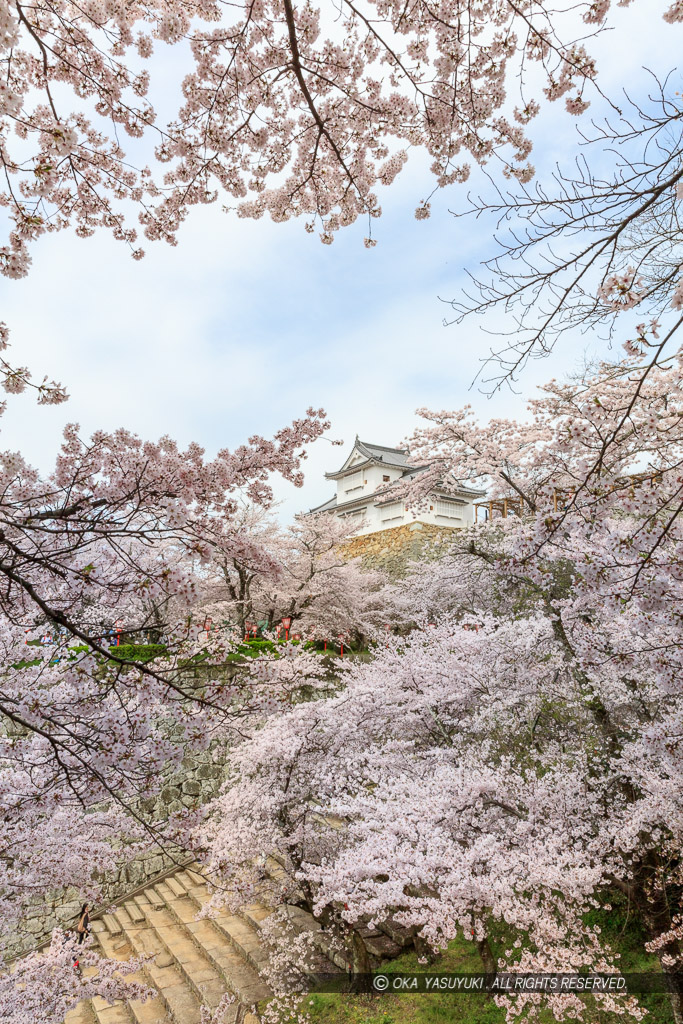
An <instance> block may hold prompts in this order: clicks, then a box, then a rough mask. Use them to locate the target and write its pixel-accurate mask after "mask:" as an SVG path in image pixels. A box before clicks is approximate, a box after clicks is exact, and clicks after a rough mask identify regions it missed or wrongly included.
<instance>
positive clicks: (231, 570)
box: [205, 509, 399, 644]
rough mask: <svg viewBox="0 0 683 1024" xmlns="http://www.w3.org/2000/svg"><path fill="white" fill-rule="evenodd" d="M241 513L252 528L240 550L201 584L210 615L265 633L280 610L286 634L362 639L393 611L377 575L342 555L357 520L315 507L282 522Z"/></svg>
mask: <svg viewBox="0 0 683 1024" xmlns="http://www.w3.org/2000/svg"><path fill="white" fill-rule="evenodd" d="M244 520H245V525H247V523H249V527H250V529H251V530H253V531H254V533H253V534H250V532H249V530H245V531H244V533H243V540H242V544H243V550H242V553H241V554H240V553H235V554H233V556H232V557H231V558H230V560H229V561H227V560H225V559H223V560H221V559H216V558H214V559H213V560H212V562H211V569H210V574H209V578H208V580H207V584H206V586H205V591H206V594H207V602H208V603H207V604H206V612H207V614H209V615H210V616H211V617H212V619H213V618H219V617H220V616H221V615H223V616H226V615H227V616H228V617H229V619H230V621H237V623H238V624H239V627H240V630H241V631H244V628H245V623H246V622H253V623H256V622H260V623H262V624H263V628H265V629H266V630H267V631H269V632H272V631H273V630H274V629H275V628H276V626H277V625H278V624H279V623H280V621H281V620H282V618H283V617H285V616H286V617H288V618H290V619H291V621H292V625H291V630H290V632H291V633H294V632H298V633H301V634H302V635H305V636H306V637H307V638H312V639H336V638H337V636H339V635H345V636H349V637H353V638H354V639H355V640H356V641H357V642H359V643H361V644H364V643H365V642H366V641H367V639H368V637H370V636H371V635H373V634H374V633H376V631H377V629H378V628H379V629H382V628H383V627H384V623H385V622H386V621H388V620H392V621H393V620H394V618H395V617H396V616H397V614H399V609H398V607H397V605H396V602H395V599H394V596H393V593H392V590H391V588H390V587H389V586H388V583H387V580H386V579H385V578H384V577H383V575H382V574H381V573H379V572H377V571H374V570H373V571H369V570H364V569H363V567H362V565H361V563H360V559H359V558H353V559H351V558H349V555H348V552H347V551H346V545H348V542H349V541H350V540H351V538H352V537H353V536H354V534H355V532H356V530H357V529H358V524H357V523H355V524H354V523H350V522H349V521H348V520H346V521H345V520H343V519H338V518H336V517H335V516H330V515H327V514H326V513H318V514H316V515H300V516H297V517H296V520H295V522H294V523H293V524H291V525H290V526H288V527H286V528H284V529H283V528H280V527H278V526H277V525H276V523H275V522H274V521H273V519H272V517H270V518H269V519H264V517H263V516H262V515H259V513H258V512H256V513H255V512H254V510H252V509H249V510H246V512H245V517H244ZM250 539H252V540H253V542H254V550H250V548H249V544H250ZM256 541H258V546H257V545H256ZM264 552H265V553H267V556H268V558H267V559H264V557H263V555H264Z"/></svg>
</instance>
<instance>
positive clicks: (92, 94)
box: [0, 0, 681, 277]
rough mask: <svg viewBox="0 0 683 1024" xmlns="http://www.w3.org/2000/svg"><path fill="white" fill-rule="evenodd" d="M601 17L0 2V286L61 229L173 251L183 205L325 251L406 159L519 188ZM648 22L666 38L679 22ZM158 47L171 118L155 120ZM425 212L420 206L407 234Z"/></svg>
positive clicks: (590, 70) (465, 9) (575, 7)
mask: <svg viewBox="0 0 683 1024" xmlns="http://www.w3.org/2000/svg"><path fill="white" fill-rule="evenodd" d="M622 6H623V4H622ZM610 7H611V3H610V0H554V2H551V0H533V2H525V3H523V4H518V3H516V2H512V0H483V2H481V3H478V4H474V5H473V4H472V3H471V2H469V0H440V2H439V3H438V4H437V5H436V6H434V5H431V4H425V3H417V4H414V5H412V6H411V5H408V6H406V5H405V4H399V5H391V4H389V5H387V4H384V3H379V2H372V3H370V2H368V3H358V2H356V0H344V2H343V3H342V5H341V6H340V7H338V8H337V7H335V6H334V5H331V6H329V7H324V6H322V5H320V6H318V5H315V4H313V3H310V2H307V3H302V4H299V5H295V4H294V3H293V2H292V0H268V2H264V3H258V4H255V3H252V2H248V3H244V4H238V5H228V4H227V3H224V2H221V0H151V2H149V0H148V2H145V3H142V2H137V0H136V2H131V3H125V4H116V3H113V2H111V0H87V2H85V3H75V2H73V0H33V2H32V3H30V4H29V3H27V2H25V0H9V2H8V3H5V4H4V5H3V8H2V12H1V14H0V18H1V20H0V60H1V61H2V67H3V73H2V76H0V119H1V121H0V124H1V126H2V127H1V129H0V139H1V145H0V160H1V161H2V166H3V170H4V175H3V177H4V183H3V190H2V192H1V193H0V201H1V202H2V205H3V206H4V207H5V209H6V210H7V213H8V216H9V219H10V231H9V233H8V238H7V242H6V244H5V245H4V246H3V247H2V249H0V267H1V269H2V272H3V273H4V274H6V275H8V276H10V277H20V276H22V275H23V274H25V273H26V271H27V268H28V264H29V260H30V255H29V247H30V245H31V243H32V242H34V241H35V240H36V239H37V238H39V237H40V236H41V235H43V234H44V233H45V232H49V231H58V230H61V229H63V228H65V227H68V226H70V225H72V226H73V227H75V229H76V231H77V233H78V234H79V235H80V236H83V237H86V236H88V235H91V234H93V232H94V231H96V230H98V229H102V228H104V229H106V230H109V231H111V232H112V234H113V235H114V237H115V238H117V239H119V240H121V241H123V242H124V243H125V244H127V245H128V246H129V247H130V248H131V251H132V253H133V256H135V257H136V258H138V257H140V256H141V255H142V249H141V248H140V247H139V245H138V232H139V230H140V229H141V230H142V232H143V234H144V235H145V237H146V238H147V239H149V240H155V239H164V240H166V241H168V242H170V243H172V244H173V243H174V242H175V240H176V236H177V232H178V229H179V227H180V225H181V224H182V222H183V220H184V219H185V217H186V216H187V212H188V210H189V209H190V208H191V207H192V206H194V205H197V204H206V203H212V202H215V201H217V200H219V199H223V200H224V201H226V200H227V202H228V203H230V204H232V205H235V206H236V207H237V211H238V214H239V215H240V216H243V217H261V216H262V215H263V214H266V213H267V214H269V215H270V216H271V217H272V218H273V219H274V220H276V221H283V220H287V219H288V218H290V217H292V216H298V215H303V216H304V217H306V218H307V220H306V226H307V228H308V230H311V231H313V230H315V229H316V227H317V228H318V229H319V231H320V237H321V238H322V240H323V241H324V242H330V241H331V240H332V237H333V235H334V232H335V231H336V230H337V229H339V228H340V227H342V226H344V225H347V224H351V223H353V222H354V221H355V220H356V219H357V218H358V217H359V216H364V217H368V220H369V222H371V220H372V218H374V217H377V216H379V214H380V212H381V208H380V205H379V199H378V196H377V193H376V189H377V187H378V186H380V185H388V184H390V183H391V182H392V181H393V180H394V179H395V178H396V175H397V174H398V173H399V172H400V170H401V168H402V167H403V165H404V164H405V161H406V158H407V151H408V149H409V148H411V147H421V148H423V149H424V150H426V152H427V153H428V155H429V157H430V159H431V161H432V165H431V166H432V172H433V174H434V181H435V187H443V186H445V185H448V184H451V183H453V182H462V181H465V180H466V179H467V177H468V175H469V170H470V163H475V164H485V163H487V162H489V161H491V160H493V159H495V160H496V161H498V162H499V166H500V167H501V169H502V171H503V173H504V174H505V175H507V176H508V177H512V178H513V179H517V180H519V181H528V180H529V178H530V177H531V176H532V175H533V168H532V167H531V166H530V164H529V162H528V158H529V154H530V150H531V142H530V138H529V134H528V129H527V126H528V124H529V122H530V121H531V120H532V119H533V118H534V116H535V115H536V114H537V112H538V110H539V108H540V102H539V101H541V100H546V101H557V100H559V99H564V102H565V105H566V108H567V109H568V110H569V112H570V113H572V114H580V113H581V112H582V111H583V110H585V108H586V107H587V106H588V103H589V99H590V96H591V95H592V94H593V93H594V92H595V87H594V79H595V76H596V67H595V62H594V60H593V58H592V57H591V55H590V52H589V47H590V39H591V36H592V35H593V34H595V33H597V32H600V31H601V30H602V29H604V28H605V27H606V25H607V19H608V15H609V11H610ZM664 16H665V18H666V19H667V20H668V21H669V22H670V23H672V24H673V23H676V22H678V21H680V20H681V12H680V4H679V3H673V4H671V5H670V7H669V8H668V10H666V12H665V15H664ZM167 46H174V47H176V51H175V55H174V69H175V68H177V72H176V76H175V81H176V82H177V84H178V86H179V89H180V91H181V93H182V99H181V103H180V107H179V109H178V110H177V111H172V110H171V111H168V112H166V111H164V113H163V114H162V115H160V114H159V113H158V112H157V110H156V109H155V106H154V105H153V104H156V106H157V107H158V106H159V105H160V104H161V105H162V107H163V106H165V99H166V97H165V96H156V92H157V91H158V87H157V89H155V84H156V79H157V77H160V76H161V73H162V72H161V71H160V70H159V68H160V64H161V63H162V62H163V51H164V50H165V48H166V47H167ZM160 51H161V52H160ZM181 69H182V70H181ZM538 71H540V75H539V74H538ZM528 77H530V78H531V79H532V80H534V81H535V83H536V84H535V85H534V86H533V87H531V86H529V85H528V84H527V78H528ZM510 83H515V89H516V91H517V92H518V95H517V96H516V97H515V98H516V104H515V100H514V99H513V101H512V102H510V97H509V96H508V86H509V84H510ZM518 83H521V88H520V87H519V84H518ZM165 91H166V93H168V89H166V90H165ZM532 93H533V95H532ZM126 136H127V137H128V140H129V142H128V145H127V148H124V140H125V137H126ZM152 151H153V153H152ZM152 156H153V160H152ZM148 163H152V164H153V166H154V168H155V170H152V169H151V168H150V166H148ZM158 165H161V168H159V170H160V171H161V172H162V173H158V172H157V171H156V169H157V168H158ZM131 206H133V207H137V209H138V219H139V222H140V225H139V227H135V226H134V224H133V223H131V221H130V216H129V211H130V208H131ZM429 209H430V208H429V198H428V197H427V198H425V199H423V201H422V202H421V203H420V205H419V206H418V208H417V211H416V213H417V216H418V217H426V216H428V215H429ZM366 241H367V244H373V241H372V237H371V231H370V230H369V232H368V239H367V240H366Z"/></svg>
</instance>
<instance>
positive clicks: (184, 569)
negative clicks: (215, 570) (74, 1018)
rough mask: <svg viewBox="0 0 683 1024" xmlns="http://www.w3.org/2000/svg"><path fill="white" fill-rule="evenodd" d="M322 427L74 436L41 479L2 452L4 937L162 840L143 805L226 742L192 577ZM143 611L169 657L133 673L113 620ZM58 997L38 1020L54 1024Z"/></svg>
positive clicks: (231, 715)
mask: <svg viewBox="0 0 683 1024" xmlns="http://www.w3.org/2000/svg"><path fill="white" fill-rule="evenodd" d="M327 426H328V424H327V423H326V421H325V420H324V417H323V414H322V412H321V411H316V410H309V414H308V415H307V416H306V417H305V418H303V419H301V420H298V421H295V422H294V423H293V424H292V426H290V427H288V428H285V429H283V430H281V431H279V432H278V433H277V434H276V435H275V438H274V439H273V440H272V441H267V440H265V439H263V438H259V437H252V438H251V440H250V442H249V444H247V445H244V446H242V447H240V448H237V449H236V450H235V451H234V452H229V451H221V452H219V454H218V456H217V457H216V458H215V459H213V460H206V459H205V458H204V453H203V451H202V449H200V448H199V447H198V446H196V445H192V446H190V448H189V449H188V450H187V451H181V450H179V449H178V447H177V445H176V444H175V443H174V442H172V441H171V440H170V439H169V438H162V439H161V440H160V441H159V442H157V443H155V444H153V443H150V442H142V441H140V440H139V439H138V438H137V437H135V436H134V435H132V434H130V433H128V432H126V431H123V430H121V431H117V432H116V433H114V434H106V433H104V432H100V433H98V434H96V435H95V436H94V437H93V438H92V439H91V441H84V440H83V439H82V438H81V437H80V436H79V433H78V429H77V427H75V426H70V427H68V428H67V430H66V431H65V436H64V443H63V445H62V449H61V452H60V454H59V456H58V458H57V464H56V467H55V470H54V472H53V473H52V474H51V475H50V476H49V477H47V478H45V479H43V478H41V477H40V476H39V474H38V473H36V472H35V471H34V470H33V469H31V467H30V466H28V465H27V464H26V463H25V461H24V460H23V459H22V458H21V456H20V455H18V454H12V453H7V452H5V453H3V454H2V455H0V476H1V478H2V492H1V498H0V577H1V578H2V587H1V588H0V590H1V596H0V626H1V628H0V644H1V648H2V663H3V671H2V676H1V678H0V802H1V803H2V808H3V832H2V839H1V840H0V919H1V920H2V936H3V943H4V942H7V941H9V940H10V939H11V938H12V935H13V933H14V932H15V931H16V929H17V928H19V929H20V928H21V921H22V915H23V912H24V907H25V905H26V903H27V902H29V901H30V900H31V899H33V898H35V897H36V895H39V894H40V893H47V892H48V891H50V890H51V889H54V888H58V887H61V886H69V885H76V886H78V888H79V889H80V891H81V892H83V893H84V895H86V894H87V895H88V896H94V895H96V893H97V885H96V883H95V876H96V875H97V874H98V873H101V872H103V871H106V870H107V869H109V868H112V867H114V866H116V864H117V863H118V858H119V857H120V855H121V852H120V851H121V844H122V843H124V844H127V850H126V853H127V855H130V854H131V852H132V853H134V852H135V850H136V847H144V846H147V847H149V845H150V844H156V845H161V846H163V847H168V844H169V843H172V841H173V839H174V838H175V834H174V831H173V827H172V826H169V828H168V829H167V830H164V828H163V827H161V826H159V823H158V822H155V821H154V820H152V819H151V818H150V816H149V815H145V813H143V811H142V809H141V808H142V805H141V802H140V800H141V798H144V797H145V796H151V795H154V793H155V792H156V790H157V788H158V780H159V775H160V773H161V772H162V771H163V770H164V769H168V768H169V767H172V766H174V765H175V766H178V765H179V763H180V762H181V760H182V758H183V757H184V755H185V753H186V752H187V750H188V749H191V750H194V751H199V750H202V749H205V748H206V746H207V744H208V743H210V742H211V741H212V739H213V738H214V737H216V736H220V737H221V738H222V739H223V740H227V739H228V738H229V735H230V732H231V730H232V729H233V728H234V727H235V726H237V725H238V724H239V719H240V717H241V716H242V715H244V714H245V709H246V707H247V706H248V704H249V699H250V691H249V690H248V688H247V687H245V686H243V685H242V686H240V687H239V688H235V687H230V686H229V685H226V684H225V681H224V680H215V681H213V680H211V679H208V678H207V679H206V680H205V681H203V682H202V684H201V686H198V685H196V684H195V683H194V682H193V677H192V675H191V673H188V672H187V671H185V670H184V667H186V666H187V665H188V663H189V664H190V665H191V664H192V659H193V658H195V657H197V656H200V657H201V659H202V662H203V663H208V664H211V663H213V662H216V663H218V664H221V663H222V662H223V661H224V659H225V654H226V652H227V651H229V650H230V644H231V638H230V636H229V635H223V636H219V637H212V638H211V640H210V641H209V640H207V639H206V637H205V636H204V634H203V633H202V632H201V631H200V630H199V629H198V628H197V625H196V624H195V623H193V621H192V615H191V610H192V606H193V604H194V603H195V602H196V597H197V589H196V583H195V579H194V577H193V574H192V572H191V571H189V568H188V567H189V566H191V564H192V560H193V559H197V558H199V559H204V560H209V559H210V558H211V557H212V556H213V554H214V553H215V552H220V554H221V557H226V556H227V555H229V554H230V552H231V551H233V550H234V536H235V531H234V528H233V525H234V524H233V523H232V518H233V516H234V515H235V513H236V510H237V508H238V507H239V503H240V501H241V500H243V496H244V495H245V494H246V495H247V496H248V498H249V500H251V501H252V502H254V503H257V504H261V505H263V506H267V505H268V504H269V503H270V502H271V500H272V492H271V489H270V485H269V482H268V478H269V475H270V474H271V473H273V472H278V473H280V474H281V475H282V476H284V477H285V478H287V479H288V480H290V481H292V482H294V483H295V484H301V480H302V476H301V460H302V458H303V457H304V455H305V446H306V445H307V444H308V443H309V442H311V441H313V440H315V439H316V437H318V436H319V435H320V434H321V432H323V431H324V430H325V429H326V428H327ZM178 551H182V552H184V555H185V557H184V559H180V558H179V557H177V552H178ZM169 553H173V557H170V554H169ZM263 557H264V560H267V555H265V554H264V556H263ZM150 602H152V603H154V602H156V603H157V604H158V605H163V606H164V608H165V610H166V615H165V618H164V622H163V628H164V636H163V639H164V642H165V645H166V654H165V656H164V657H163V658H161V659H157V660H155V661H152V662H149V663H147V662H136V661H134V660H132V661H131V660H130V658H126V657H123V656H122V655H120V654H119V653H117V650H118V649H117V647H116V646H112V645H111V631H112V626H113V625H115V624H118V625H117V628H118V629H120V630H122V631H123V635H124V637H125V635H126V634H127V633H130V634H132V635H135V634H137V633H138V632H139V631H140V630H144V629H145V628H147V627H148V626H149V621H150V619H149V615H150ZM46 635H47V639H48V640H49V641H51V642H50V643H48V644H47V645H46V643H45V639H46ZM261 689H263V687H261ZM258 704H259V706H261V705H262V704H263V696H262V694H259V698H258ZM58 950H59V946H58V945H55V946H54V947H53V950H52V951H51V952H50V953H48V954H46V955H45V956H44V957H43V958H42V960H36V959H35V958H34V960H33V961H31V963H30V964H29V966H28V967H26V970H27V971H29V969H30V971H33V972H34V974H32V975H31V977H34V980H35V984H36V991H37V992H40V991H42V988H40V986H42V985H47V986H49V985H50V984H54V978H55V977H56V976H57V975H58V974H59V969H58V968H59V964H60V963H61V960H60V959H59V956H60V955H61V954H59V955H58ZM41 963H42V967H41V966H40V964H41ZM22 970H24V968H22ZM41 970H42V971H43V975H42V977H43V980H42V981H40V983H39V982H38V980H36V979H37V978H38V974H40V971H41ZM35 972H38V974H36V973H35ZM27 976H28V975H27ZM108 978H109V975H108V974H107V973H106V972H105V973H104V974H102V977H101V981H102V985H104V984H105V982H107V979H108ZM107 983H108V984H109V989H108V990H107V991H109V992H111V991H112V988H111V986H112V985H113V984H114V982H113V981H112V980H111V979H109V981H108V982H107ZM18 984H19V982H18V981H17V980H16V979H15V982H13V981H12V980H7V979H5V978H4V976H3V980H2V985H3V992H4V993H5V995H4V996H3V1000H4V1002H3V1009H4V1007H5V1006H7V1008H8V1012H9V1010H10V1009H12V1007H13V1005H14V1004H13V1002H12V999H13V998H16V1000H17V1002H16V1007H15V1009H12V1012H14V1013H16V1014H19V1016H20V1014H21V1012H22V1008H23V1012H26V1007H27V1005H28V1004H27V1003H26V999H27V998H28V996H26V995H25V994H22V992H21V990H20V988H18V987H17V985H18ZM65 986H66V988H68V986H67V985H66V982H65ZM66 988H65V991H66ZM70 991H71V989H69V992H70ZM12 993H14V996H12V995H11V994H12ZM71 994H72V995H73V993H71ZM5 997H6V999H5ZM55 998H56V997H55ZM64 998H66V996H64ZM69 998H71V996H69ZM61 999H62V997H61V996H60V997H59V999H57V1001H56V1002H55V1003H54V1006H55V1009H54V1014H55V1016H54V1018H50V1019H54V1020H55V1021H57V1020H59V1019H60V1018H59V1016H58V1012H60V1011H59V1007H61V1006H62V1002H63V1000H62V1001H61V1002H60V1000H61ZM53 1002H54V1001H53ZM50 1005H52V1004H50ZM46 1012H47V1011H46ZM51 1012H52V1011H51ZM17 1019H19V1017H17ZM45 1019H46V1020H47V1019H48V1016H46V1017H45Z"/></svg>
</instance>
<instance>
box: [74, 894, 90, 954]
mask: <svg viewBox="0 0 683 1024" xmlns="http://www.w3.org/2000/svg"><path fill="white" fill-rule="evenodd" d="M76 932H77V934H78V945H79V946H82V945H83V941H84V939H85V937H86V935H89V934H90V907H89V906H88V904H87V903H84V904H83V906H82V907H81V912H80V914H79V915H78V924H77V925H76Z"/></svg>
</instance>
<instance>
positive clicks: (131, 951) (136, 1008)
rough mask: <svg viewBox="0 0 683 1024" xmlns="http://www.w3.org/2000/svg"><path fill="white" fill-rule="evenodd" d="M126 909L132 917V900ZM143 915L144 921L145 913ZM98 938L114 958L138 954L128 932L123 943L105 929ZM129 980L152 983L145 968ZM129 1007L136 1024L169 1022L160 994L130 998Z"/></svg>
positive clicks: (103, 949)
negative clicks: (139, 998) (154, 996)
mask: <svg viewBox="0 0 683 1024" xmlns="http://www.w3.org/2000/svg"><path fill="white" fill-rule="evenodd" d="M124 909H125V910H126V911H127V912H128V916H129V918H130V901H129V902H128V903H126V904H124ZM141 916H142V920H143V921H144V914H143V915H141ZM98 940H99V943H100V945H101V947H102V953H103V955H104V956H106V957H109V958H111V959H112V960H130V959H131V957H133V956H136V955H137V954H136V950H135V948H134V947H133V945H132V944H131V942H130V938H129V935H128V933H126V941H125V943H121V942H120V941H118V942H117V939H116V938H115V937H113V936H111V935H110V934H109V933H108V931H107V930H106V929H105V930H104V932H101V933H100V934H99V936H98ZM115 943H116V945H115ZM128 980H130V981H137V982H140V984H142V985H148V986H149V984H150V980H149V978H147V977H146V976H145V972H144V970H143V971H136V973H135V974H130V975H128ZM128 1009H129V1012H130V1015H131V1018H132V1020H133V1021H135V1024H167V1021H168V1019H169V1018H168V1012H167V1010H166V1006H165V1004H164V1002H163V1000H162V999H161V998H159V997H158V996H157V997H156V998H155V999H147V1000H146V1001H145V1002H144V1003H142V1002H140V1000H138V999H135V1000H130V1001H129V1003H128Z"/></svg>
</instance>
